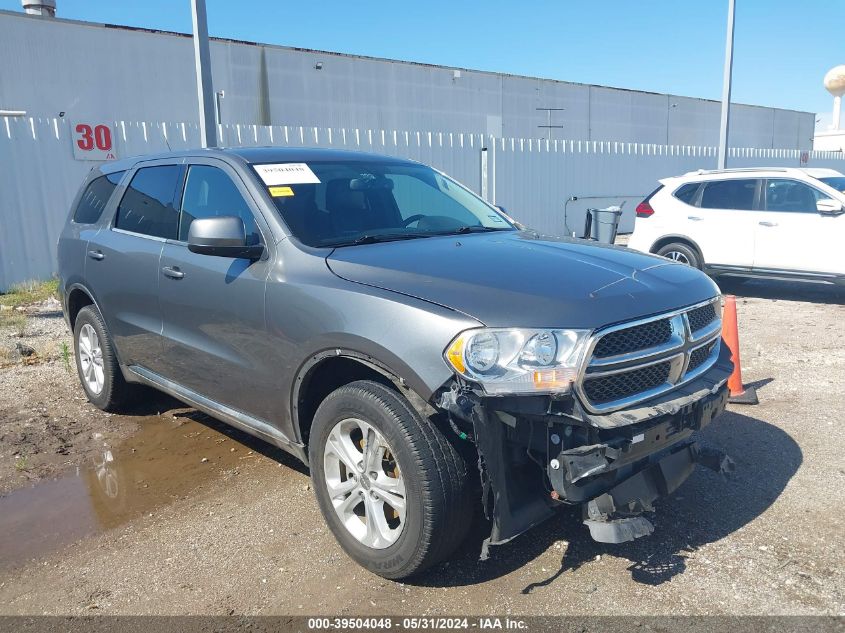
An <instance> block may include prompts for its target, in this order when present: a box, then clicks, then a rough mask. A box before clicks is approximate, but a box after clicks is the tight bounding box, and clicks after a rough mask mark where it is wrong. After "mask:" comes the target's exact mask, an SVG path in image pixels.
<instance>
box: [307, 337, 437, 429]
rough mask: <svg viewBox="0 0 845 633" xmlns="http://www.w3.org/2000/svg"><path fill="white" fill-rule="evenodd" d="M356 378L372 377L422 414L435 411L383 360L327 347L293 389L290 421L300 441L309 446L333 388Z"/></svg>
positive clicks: (309, 365) (316, 356)
mask: <svg viewBox="0 0 845 633" xmlns="http://www.w3.org/2000/svg"><path fill="white" fill-rule="evenodd" d="M356 380H372V381H374V382H377V383H380V384H382V385H384V386H385V387H388V388H390V389H393V390H394V391H396V392H397V393H400V394H401V395H402V396H404V397H405V398H406V399H407V400H408V401H409V402H410V404H411V406H412V407H413V408H414V409H416V410H417V412H418V413H419V414H420V415H423V416H426V415H430V414H431V413H432V412H433V411H432V409H431V407H430V405H429V404H428V403H427V402H426V400H425V399H424V398H423V397H422V396H420V395H419V393H418V392H417V390H416V389H414V388H413V387H412V386H411V385H410V384H409V382H408V381H406V380H405V378H404V377H403V376H401V375H400V374H399V373H398V372H396V371H394V370H393V369H392V368H391V367H389V366H388V365H386V364H385V363H383V362H381V361H380V360H378V359H376V358H373V357H372V356H370V355H367V354H363V353H361V352H358V351H355V350H350V349H331V350H324V351H322V352H319V353H317V354H314V355H313V356H311V357H310V358H309V359H308V360H307V361H306V362H305V363H304V364H303V365H302V367H301V368H300V370H299V372H298V373H297V376H296V378H295V380H294V384H293V389H292V390H291V422H292V426H293V429H294V432H295V433H297V435H298V437H297V441H299V442H301V443H302V444H303V445H306V446H307V444H308V438H309V434H310V430H311V424H312V422H313V420H314V414H315V413H316V411H317V407H319V406H320V403H321V402H322V401H323V400H324V399H325V398H326V396H328V395H329V394H330V393H331V392H332V391H334V390H335V389H338V388H339V387H342V386H343V385H346V384H349V383H351V382H355V381H356Z"/></svg>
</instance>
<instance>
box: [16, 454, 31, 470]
mask: <svg viewBox="0 0 845 633" xmlns="http://www.w3.org/2000/svg"><path fill="white" fill-rule="evenodd" d="M15 470H17V471H18V472H21V473H23V472H26V471H28V470H29V458H28V457H27V456H26V455H21V456H19V457H18V458H17V459H16V460H15Z"/></svg>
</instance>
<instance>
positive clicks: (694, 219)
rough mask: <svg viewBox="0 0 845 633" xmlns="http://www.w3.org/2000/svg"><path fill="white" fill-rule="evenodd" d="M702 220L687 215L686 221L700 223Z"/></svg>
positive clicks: (695, 216)
mask: <svg viewBox="0 0 845 633" xmlns="http://www.w3.org/2000/svg"><path fill="white" fill-rule="evenodd" d="M703 219H704V218H700V217H698V216H697V215H688V216H687V220H692V221H693V222H701V220H703Z"/></svg>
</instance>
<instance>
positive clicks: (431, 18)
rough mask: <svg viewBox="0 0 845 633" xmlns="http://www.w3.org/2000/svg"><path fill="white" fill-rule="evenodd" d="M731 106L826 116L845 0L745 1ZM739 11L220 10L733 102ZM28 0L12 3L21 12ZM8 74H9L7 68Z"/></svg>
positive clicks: (541, 3) (471, 59) (236, 3)
mask: <svg viewBox="0 0 845 633" xmlns="http://www.w3.org/2000/svg"><path fill="white" fill-rule="evenodd" d="M57 5H58V12H57V15H58V16H59V17H63V18H68V19H75V20H86V21H91V22H107V23H111V24H122V25H129V26H137V27H145V28H152V29H162V30H168V31H179V32H184V33H189V32H191V10H190V0H143V1H141V0H122V1H116V0H57ZM736 5H737V9H736V40H735V46H734V73H733V94H732V101H734V102H736V103H748V104H754V105H765V106H772V107H779V108H788V109H793V110H803V111H810V112H817V113H822V120H823V121H825V120H829V119H830V111H831V110H832V103H833V101H832V97H831V96H830V95H829V94H828V93H827V91H826V90H825V89H824V86H823V84H822V78H823V77H824V74H825V72H827V71H828V70H829V69H830V68H832V67H833V66H835V65H837V64H845V29H843V25H845V0H736ZM727 6H728V0H580V1H576V0H555V1H553V0H533V1H532V0H523V1H522V2H519V1H517V0H511V1H510V2H504V1H502V0H484V1H483V2H482V1H481V0H472V1H470V0H451V1H446V0H425V1H424V2H421V1H415V2H408V1H405V2H402V0H393V1H387V0H357V1H354V2H351V1H349V0H304V1H303V0H300V1H299V2H293V1H291V0H275V1H274V0H249V1H247V0H207V7H208V28H209V33H210V34H211V35H212V36H213V37H225V38H232V39H239V40H248V41H254V42H263V43H269V44H279V45H283V46H295V47H302V48H314V49H320V50H327V51H337V52H343V53H355V54H360V55H371V56H375V57H387V58H392V59H401V60H409V61H417V62H424V63H431V64H442V65H446V66H458V67H462V68H472V69H478V70H490V71H499V72H506V73H513V74H519V75H530V76H536V77H545V78H551V79H561V80H564V81H575V82H581V83H590V84H599V85H605V86H614V87H619V88H631V89H637V90H648V91H653V92H664V93H671V94H676V95H681V96H690V97H703V98H708V99H720V98H721V93H722V70H723V63H724V53H725V50H724V49H725V30H726V22H727ZM20 8H21V3H20V0H0V9H7V10H13V11H19V10H20ZM0 72H2V70H0Z"/></svg>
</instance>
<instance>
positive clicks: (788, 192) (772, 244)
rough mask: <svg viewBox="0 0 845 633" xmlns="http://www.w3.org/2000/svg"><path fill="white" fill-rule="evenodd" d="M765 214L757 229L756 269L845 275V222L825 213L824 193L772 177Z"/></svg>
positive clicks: (766, 183)
mask: <svg viewBox="0 0 845 633" xmlns="http://www.w3.org/2000/svg"><path fill="white" fill-rule="evenodd" d="M763 194H764V195H763V202H764V209H765V211H764V213H763V214H762V216H763V217H761V218H760V220H759V221H758V222H757V226H756V227H755V231H756V237H755V249H754V268H755V270H782V271H792V272H807V273H811V272H815V273H840V274H841V273H844V272H845V266H843V264H842V263H841V262H842V261H843V259H842V257H841V255H840V249H841V237H842V233H843V230H845V220H842V216H841V215H831V214H822V213H820V212H819V211H818V208H817V206H816V205H817V203H818V201H819V200H822V199H825V198H827V197H828V196H827V195H826V194H825V193H823V192H822V191H820V190H818V189H816V188H815V187H812V186H810V185H808V184H807V183H804V182H801V181H800V180H794V179H792V178H769V179H767V180H765V181H764V188H763Z"/></svg>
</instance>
